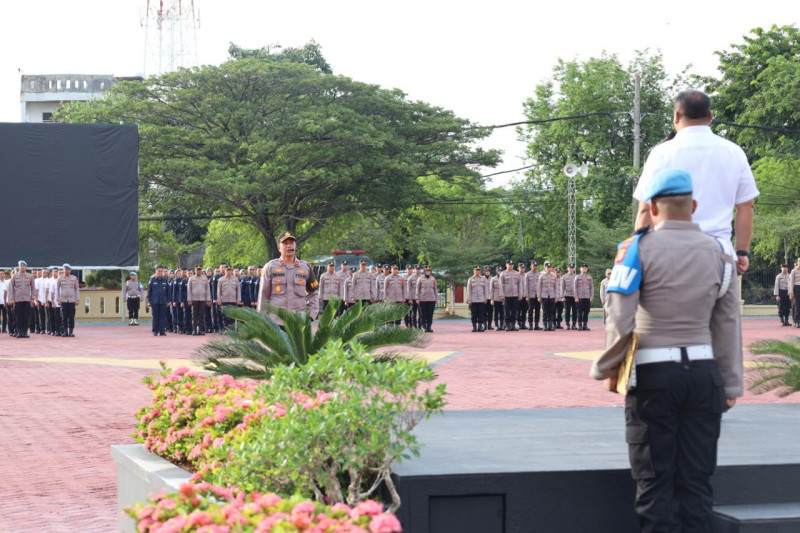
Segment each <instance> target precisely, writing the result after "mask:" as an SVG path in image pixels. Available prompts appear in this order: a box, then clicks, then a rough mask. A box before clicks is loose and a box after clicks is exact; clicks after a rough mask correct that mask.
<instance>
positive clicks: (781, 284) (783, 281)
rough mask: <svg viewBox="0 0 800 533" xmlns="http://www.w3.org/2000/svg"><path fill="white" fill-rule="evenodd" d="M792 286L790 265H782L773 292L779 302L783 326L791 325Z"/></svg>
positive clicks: (779, 313)
mask: <svg viewBox="0 0 800 533" xmlns="http://www.w3.org/2000/svg"><path fill="white" fill-rule="evenodd" d="M790 285H791V277H790V276H789V265H787V264H786V263H784V264H782V265H781V272H780V274H778V275H777V276H775V291H774V292H773V295H774V296H775V300H776V301H777V302H778V318H780V320H781V326H788V325H789V313H790V312H791V310H792V301H791V299H790V298H789V286H790Z"/></svg>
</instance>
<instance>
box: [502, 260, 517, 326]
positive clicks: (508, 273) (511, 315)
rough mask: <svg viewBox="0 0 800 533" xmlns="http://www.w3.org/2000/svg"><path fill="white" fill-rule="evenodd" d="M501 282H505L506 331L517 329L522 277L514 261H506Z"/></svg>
mask: <svg viewBox="0 0 800 533" xmlns="http://www.w3.org/2000/svg"><path fill="white" fill-rule="evenodd" d="M500 283H502V284H503V296H505V299H504V300H503V303H504V304H503V307H504V308H505V323H506V328H505V329H506V331H517V327H516V323H517V309H518V308H519V300H520V298H521V294H520V284H521V278H520V275H519V272H517V271H516V270H514V261H512V260H511V259H509V260H508V261H506V269H505V270H504V271H503V272H501V273H500Z"/></svg>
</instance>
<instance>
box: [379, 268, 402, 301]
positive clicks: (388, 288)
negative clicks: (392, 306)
mask: <svg viewBox="0 0 800 533" xmlns="http://www.w3.org/2000/svg"><path fill="white" fill-rule="evenodd" d="M383 287H384V290H383V292H384V295H383V296H384V298H385V300H386V301H387V302H403V301H405V300H406V280H404V279H403V278H401V277H400V276H395V275H392V274H389V275H388V276H386V279H385V280H383Z"/></svg>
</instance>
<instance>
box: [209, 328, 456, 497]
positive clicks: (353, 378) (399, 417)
mask: <svg viewBox="0 0 800 533" xmlns="http://www.w3.org/2000/svg"><path fill="white" fill-rule="evenodd" d="M433 377H434V375H433V372H432V371H431V370H430V368H428V365H427V364H426V363H425V362H424V361H415V360H404V359H398V360H397V361H396V363H395V364H393V365H382V364H378V365H376V364H375V363H374V361H373V359H372V357H371V356H370V355H369V354H368V353H367V349H366V347H365V346H363V345H361V344H359V342H358V341H353V342H352V343H350V344H349V345H345V344H344V343H343V342H342V341H340V340H338V341H330V342H329V344H327V345H326V346H325V347H324V348H323V349H321V350H320V351H319V353H317V354H315V355H311V356H310V357H309V359H308V361H307V363H306V364H305V365H299V366H298V365H291V366H277V367H275V368H274V370H273V376H272V380H271V382H270V383H269V384H263V385H261V386H260V387H259V388H258V389H257V396H258V397H259V398H260V399H261V401H262V402H263V403H264V404H266V405H275V406H284V407H285V414H284V415H283V416H282V417H280V418H274V419H271V420H270V421H269V422H268V423H264V424H261V425H257V426H256V425H254V426H252V427H247V428H245V429H244V431H241V432H236V433H234V434H232V437H233V438H232V439H230V440H226V442H225V443H224V444H223V445H222V446H220V447H218V448H213V449H211V450H209V454H210V456H209V464H212V463H215V464H213V466H212V467H211V468H209V469H207V470H206V471H202V472H200V474H201V475H202V476H203V478H204V479H206V480H207V481H210V482H212V483H215V484H218V485H225V486H235V487H238V488H241V489H242V490H245V491H266V490H271V491H275V492H278V493H282V494H293V493H299V494H303V495H307V496H313V497H314V498H315V499H316V500H317V501H321V502H328V503H347V504H349V505H354V504H355V503H357V502H359V501H361V500H363V499H365V498H370V497H373V495H375V494H377V492H378V489H379V488H380V487H381V485H383V486H385V487H386V489H387V491H388V493H389V494H390V495H391V500H392V503H391V506H390V508H389V511H390V512H393V511H395V510H396V509H397V508H398V507H399V505H400V497H399V495H398V494H397V491H396V490H395V487H394V484H393V483H392V480H391V471H392V465H393V464H395V463H396V462H399V461H400V460H402V459H404V458H408V457H410V456H411V455H414V456H417V455H418V454H419V445H418V443H417V439H416V437H415V436H414V435H413V434H412V433H411V430H412V429H413V428H414V426H416V425H417V424H418V423H419V422H420V421H422V420H424V419H427V418H428V417H430V416H431V415H432V414H433V413H437V412H440V411H441V409H442V408H443V406H444V396H445V394H446V393H445V385H443V384H440V385H437V386H435V387H434V386H431V385H428V383H429V382H431V381H432V380H433ZM317 391H326V393H325V394H324V395H323V396H324V397H323V398H320V401H316V402H314V408H313V409H308V408H306V407H305V404H306V403H307V402H306V398H308V399H310V398H311V397H312V396H314V395H315V394H317V395H318V394H319V393H318V392H317ZM318 398H319V397H318Z"/></svg>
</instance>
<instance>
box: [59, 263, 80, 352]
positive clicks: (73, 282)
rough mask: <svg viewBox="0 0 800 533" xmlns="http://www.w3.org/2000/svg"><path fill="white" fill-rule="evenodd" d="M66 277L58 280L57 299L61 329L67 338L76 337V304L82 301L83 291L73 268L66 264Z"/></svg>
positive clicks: (64, 267)
mask: <svg viewBox="0 0 800 533" xmlns="http://www.w3.org/2000/svg"><path fill="white" fill-rule="evenodd" d="M62 268H63V269H64V275H63V276H61V277H60V278H59V279H58V284H57V285H56V297H57V298H58V303H59V305H60V306H61V327H62V328H63V332H64V333H65V336H66V337H74V336H75V334H74V333H73V331H74V329H75V304H76V303H77V302H78V301H80V299H81V290H80V286H79V283H78V278H77V276H74V275H72V267H71V266H70V265H69V263H64V266H63V267H62Z"/></svg>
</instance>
